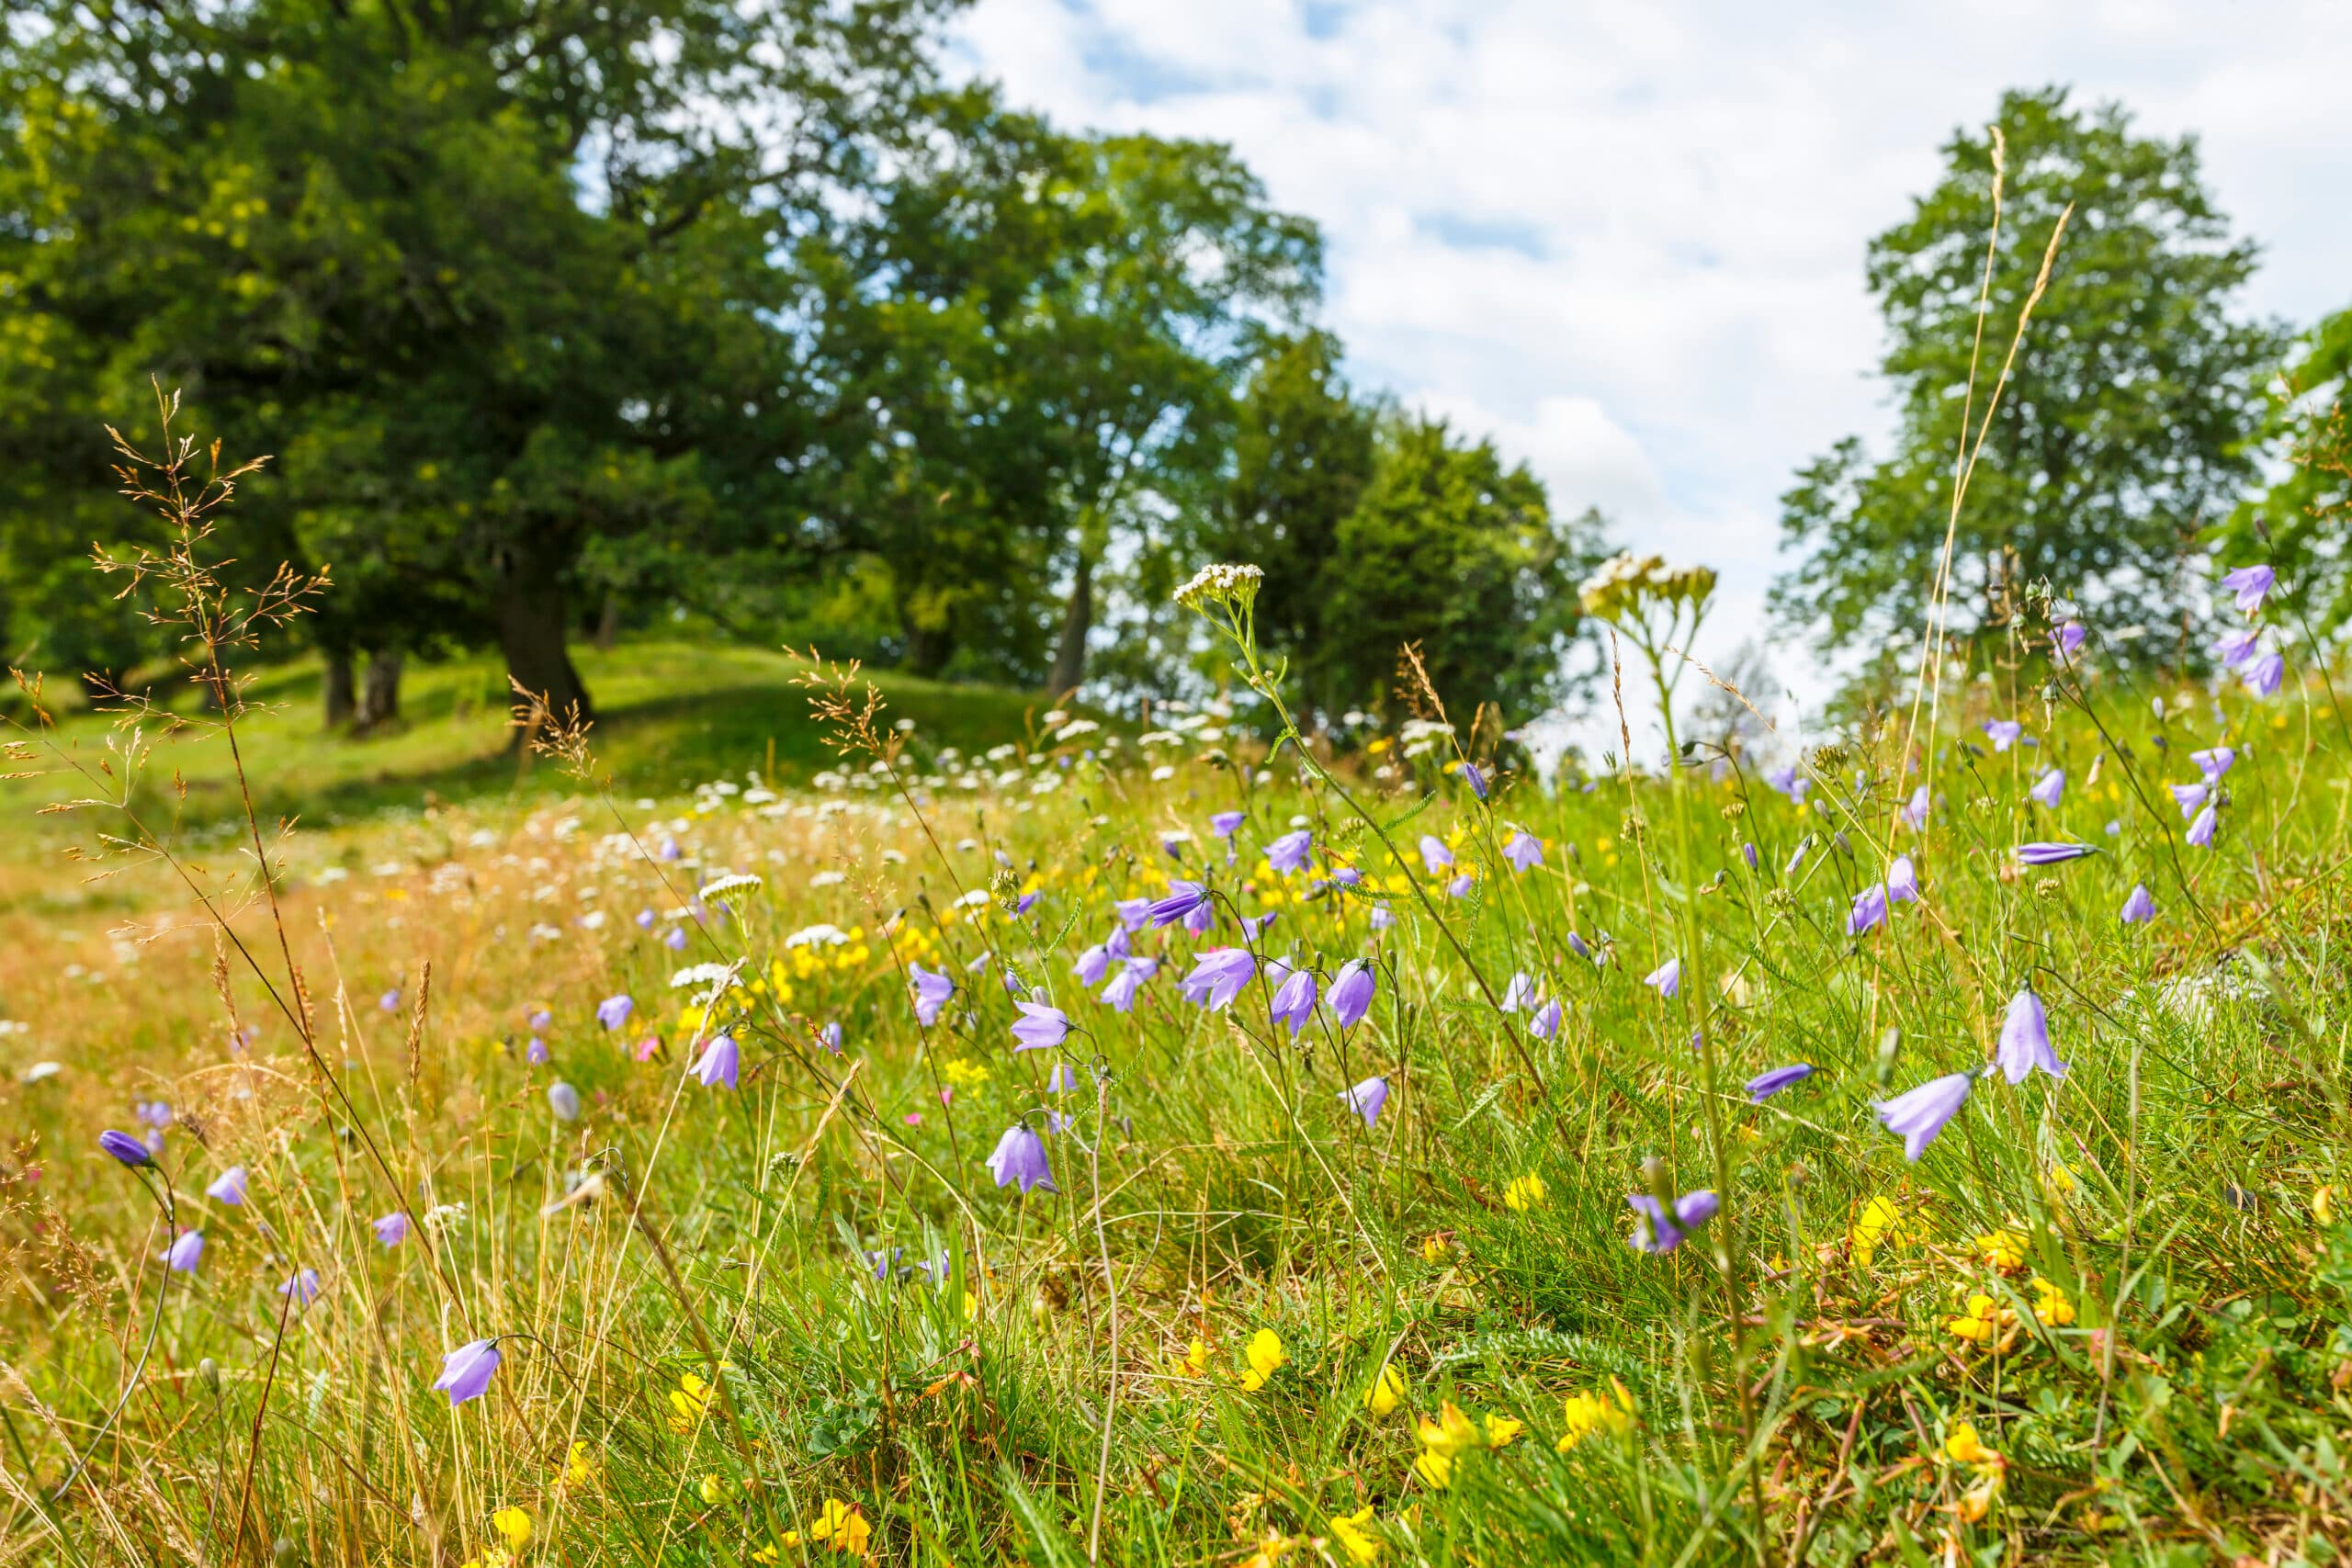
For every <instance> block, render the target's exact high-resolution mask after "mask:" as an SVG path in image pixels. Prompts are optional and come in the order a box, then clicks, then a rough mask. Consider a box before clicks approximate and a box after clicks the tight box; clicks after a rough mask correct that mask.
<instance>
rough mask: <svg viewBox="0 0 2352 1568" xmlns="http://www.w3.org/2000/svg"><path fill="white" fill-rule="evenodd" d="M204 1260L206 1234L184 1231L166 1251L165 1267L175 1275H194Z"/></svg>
mask: <svg viewBox="0 0 2352 1568" xmlns="http://www.w3.org/2000/svg"><path fill="white" fill-rule="evenodd" d="M203 1260H204V1233H203V1232H202V1231H182V1232H181V1233H180V1234H179V1235H178V1237H177V1238H176V1239H175V1240H174V1241H173V1243H172V1245H171V1246H169V1247H165V1248H164V1268H166V1269H170V1270H171V1271H172V1272H173V1273H175V1274H193V1273H195V1272H196V1266H197V1265H198V1263H200V1262H202V1261H203Z"/></svg>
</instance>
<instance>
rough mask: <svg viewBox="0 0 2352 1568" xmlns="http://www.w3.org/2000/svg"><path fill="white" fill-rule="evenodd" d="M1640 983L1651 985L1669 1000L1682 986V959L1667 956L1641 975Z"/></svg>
mask: <svg viewBox="0 0 2352 1568" xmlns="http://www.w3.org/2000/svg"><path fill="white" fill-rule="evenodd" d="M1642 984H1643V985H1645V986H1648V987H1652V988H1654V989H1655V990H1656V991H1657V994H1658V995H1659V996H1661V997H1665V998H1668V999H1669V1000H1670V999H1672V998H1673V997H1674V994H1675V993H1676V992H1678V991H1679V990H1680V989H1681V988H1682V960H1680V959H1679V958H1669V959H1668V960H1667V961H1666V962H1665V963H1663V964H1659V965H1658V966H1657V968H1655V969H1653V970H1651V971H1650V972H1649V973H1648V974H1646V975H1645V976H1642Z"/></svg>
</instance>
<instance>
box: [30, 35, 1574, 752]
mask: <svg viewBox="0 0 2352 1568" xmlns="http://www.w3.org/2000/svg"><path fill="white" fill-rule="evenodd" d="M947 9H948V6H945V5H944V4H941V3H940V0H758V3H755V4H751V5H745V4H741V3H739V0H597V3H596V4H594V5H593V6H592V5H587V4H572V3H570V0H224V3H223V4H220V5H216V6H202V7H198V6H130V7H124V8H119V9H118V8H114V7H104V8H93V7H89V6H84V5H81V4H79V3H78V0H47V3H44V4H39V5H34V6H26V7H19V8H18V9H17V11H16V12H15V13H13V14H12V16H11V17H10V19H9V20H8V21H7V23H6V36H5V41H4V42H0V640H5V643H6V649H7V651H8V656H9V658H10V659H11V660H13V661H15V662H17V663H27V664H38V665H40V666H43V667H46V668H51V669H55V670H62V671H91V672H94V673H96V674H99V675H101V676H105V677H107V678H118V677H122V676H125V675H127V674H129V673H130V672H132V671H136V670H137V669H139V668H140V667H141V666H142V665H147V664H150V663H152V662H153V660H156V659H157V658H158V657H159V655H161V654H162V653H163V652H164V649H160V648H159V647H158V646H157V644H156V639H155V636H154V634H153V630H152V629H151V627H150V626H148V624H147V623H146V622H145V620H144V619H143V618H142V616H141V608H142V606H141V604H139V603H137V602H136V600H135V599H134V600H116V599H113V598H110V597H108V594H107V585H106V584H105V583H104V582H102V581H99V580H97V579H96V578H95V577H94V575H93V574H92V573H91V572H90V571H89V570H87V568H86V565H85V559H86V556H87V553H88V550H89V548H90V547H91V545H92V543H93V542H94V541H95V542H104V543H107V544H108V545H122V544H127V543H130V542H133V541H132V540H130V538H127V537H126V536H125V531H126V530H128V529H135V528H136V527H137V526H138V525H139V523H138V518H137V514H136V513H134V512H133V511H131V510H130V509H129V508H126V507H124V506H122V505H120V504H119V503H118V502H117V501H116V500H115V498H114V497H113V496H112V495H111V493H110V492H109V491H108V489H107V483H106V479H107V462H106V457H107V449H106V445H105V441H106V436H105V433H104V431H103V429H102V428H101V422H102V421H103V422H106V423H113V424H115V425H117V426H119V428H121V429H123V430H124V431H125V432H126V433H131V434H135V433H137V432H139V431H141V430H142V429H144V428H147V427H148V426H149V425H151V424H152V423H153V414H152V404H151V400H150V393H149V381H150V378H151V377H153V378H160V380H161V381H162V382H163V383H164V385H165V386H167V387H175V388H180V389H185V391H186V393H187V397H188V399H189V400H190V402H191V404H192V405H193V406H194V408H195V409H196V410H197V411H198V414H199V417H200V418H201V419H202V421H203V423H205V425H206V426H207V427H208V428H209V429H212V430H216V431H218V432H219V433H220V435H221V436H222V438H223V439H224V441H225V442H226V444H227V446H229V447H230V448H231V449H232V450H233V451H235V452H238V453H240V454H252V453H263V452H266V453H269V454H272V455H273V457H274V460H273V461H272V462H271V464H270V465H269V466H268V468H266V470H264V472H263V473H262V474H260V475H258V476H256V477H255V479H253V480H252V481H250V482H249V483H248V484H247V486H246V487H245V488H244V490H243V493H242V494H241V498H240V504H239V506H238V508H237V509H236V511H235V512H234V513H233V515H232V518H231V520H230V521H229V523H228V524H227V525H226V526H227V529H228V532H227V533H226V534H225V535H224V536H223V538H222V540H221V545H222V547H223V548H224V549H226V550H227V551H228V552H229V553H231V554H233V555H235V556H236V557H237V558H239V560H240V561H241V562H243V565H244V566H245V567H246V568H247V569H249V570H264V571H266V570H268V569H270V568H272V567H275V566H276V565H277V562H278V561H280V560H292V561H295V562H297V563H299V564H301V565H304V566H307V567H312V568H315V567H318V566H321V565H327V566H330V567H331V568H332V573H333V577H334V590H333V592H332V593H331V594H330V595H329V596H328V597H326V598H325V599H324V600H323V601H322V604H321V608H320V613H319V614H318V615H316V616H315V617H313V618H311V621H310V623H309V627H310V631H311V635H312V636H313V637H314V638H315V639H316V643H317V646H318V649H319V650H320V651H321V653H322V654H323V655H324V658H325V660H326V667H327V671H328V674H327V682H326V691H327V703H328V706H329V709H330V717H331V718H334V719H337V720H341V719H346V718H351V719H357V720H359V721H361V722H367V721H369V720H371V719H375V718H379V717H381V716H384V715H386V714H387V713H389V712H390V710H391V709H392V708H393V707H395V706H396V705H397V700H398V698H397V693H398V681H399V671H400V669H401V661H402V660H404V659H407V658H414V657H422V658H432V657H435V656H438V655H441V654H444V653H447V652H448V651H450V650H452V649H459V648H465V647H473V646H485V645H487V646H495V647H496V648H498V649H500V650H501V651H502V652H503V657H504V660H505V663H506V667H507V669H508V671H510V672H511V674H512V675H513V677H514V679H515V681H516V682H519V683H520V684H522V685H523V686H525V687H526V688H528V689H529V690H531V691H533V692H536V693H543V694H546V695H547V696H548V698H549V700H550V701H551V702H553V703H554V704H555V705H557V706H558V707H559V708H564V707H576V708H577V709H579V710H580V711H582V712H583V713H593V711H594V705H593V699H592V694H590V693H589V692H588V690H587V689H586V686H585V683H584V682H582V679H581V678H580V675H579V673H578V671H577V670H576V669H575V667H574V665H573V662H572V659H571V649H572V648H574V647H575V646H577V643H578V641H579V640H580V639H582V638H592V637H594V638H603V639H607V640H609V639H610V638H612V637H616V636H617V635H619V634H621V633H624V632H627V631H629V630H632V629H637V628H642V627H647V626H656V625H662V624H668V623H672V622H673V621H675V620H677V619H679V618H684V619H685V620H686V621H688V622H689V623H691V624H692V625H693V626H697V627H702V628H712V629H716V630H718V631H720V632H723V633H726V634H729V635H733V636H738V637H745V638H753V639H759V640H763V641H768V642H771V643H774V642H777V641H788V642H794V643H805V642H808V641H811V640H814V641H817V642H819V643H820V644H821V645H822V646H823V647H824V648H825V649H826V650H827V651H829V652H836V653H841V654H849V655H857V656H862V657H865V658H867V659H870V660H880V661H885V662H891V663H896V664H899V665H902V666H904V667H905V668H907V669H909V670H911V671H918V672H921V673H923V674H926V675H939V676H947V677H962V678H974V679H985V680H990V681H1001V682H1018V683H1021V684H1024V685H1029V686H1045V687H1048V688H1050V689H1052V690H1053V691H1055V692H1057V693H1061V692H1067V691H1069V690H1070V689H1072V688H1075V687H1077V686H1079V685H1080V682H1084V681H1091V683H1092V685H1093V687H1094V688H1096V689H1106V688H1108V689H1117V688H1125V689H1128V690H1132V691H1135V692H1142V693H1149V692H1153V691H1167V690H1170V689H1171V688H1172V687H1173V686H1174V685H1175V684H1176V683H1178V682H1182V680H1183V679H1184V678H1185V676H1186V672H1187V671H1188V668H1189V666H1190V661H1191V659H1192V650H1191V649H1190V647H1189V646H1188V645H1187V644H1186V643H1185V641H1184V639H1185V637H1188V636H1189V635H1191V634H1190V630H1189V628H1188V626H1185V625H1184V624H1182V623H1180V622H1178V621H1177V620H1176V619H1175V617H1174V616H1173V615H1172V614H1171V613H1170V607H1169V606H1168V604H1167V596H1168V592H1169V591H1170V589H1172V588H1173V586H1174V585H1175V584H1176V583H1177V582H1178V581H1182V578H1183V576H1185V575H1186V574H1188V573H1189V572H1190V571H1191V570H1193V567H1194V566H1196V565H1197V564H1199V560H1200V558H1203V557H1204V555H1211V554H1224V555H1229V556H1233V557H1237V558H1248V559H1252V560H1257V561H1260V562H1261V563H1262V564H1264V565H1265V566H1266V568H1267V570H1268V571H1269V573H1270V575H1271V576H1272V579H1273V581H1274V582H1275V583H1277V584H1279V585H1280V591H1279V592H1271V593H1270V594H1269V595H1268V613H1269V615H1270V621H1271V624H1270V633H1271V634H1272V641H1273V643H1274V644H1275V646H1276V647H1277V649H1279V650H1280V651H1283V652H1286V653H1288V654H1290V655H1291V656H1292V658H1293V659H1294V660H1295V667H1296V668H1297V670H1298V671H1299V680H1300V682H1301V685H1302V688H1303V690H1304V691H1305V692H1306V693H1308V694H1311V696H1312V701H1313V705H1315V707H1316V708H1317V710H1318V711H1329V710H1338V709H1340V708H1344V707H1347V706H1351V705H1364V706H1371V707H1378V706H1381V705H1385V703H1386V702H1387V701H1388V698H1389V694H1390V689H1391V686H1392V683H1393V671H1394V665H1395V661H1396V658H1397V646H1398V644H1400V643H1402V642H1404V641H1408V640H1415V641H1419V642H1420V643H1422V644H1423V645H1424V649H1425V653H1426V655H1427V657H1429V659H1430V661H1431V662H1432V664H1433V665H1434V666H1435V667H1436V668H1437V669H1439V670H1440V671H1442V672H1443V674H1442V678H1444V679H1447V680H1449V681H1452V682H1455V684H1454V685H1453V689H1452V691H1451V692H1450V693H1449V695H1450V696H1458V697H1460V698H1462V699H1464V700H1468V701H1473V702H1476V701H1493V702H1497V703H1500V704H1503V705H1506V706H1508V707H1509V708H1510V709H1511V710H1513V711H1515V712H1516V713H1518V714H1519V715H1521V716H1526V715H1529V714H1532V713H1533V712H1536V711H1539V710H1540V709H1541V708H1543V707H1544V705H1547V704H1548V703H1549V702H1551V701H1552V700H1553V699H1554V698H1555V696H1556V695H1558V694H1559V692H1560V690H1561V685H1562V681H1563V675H1562V668H1563V660H1562V658H1561V657H1560V656H1561V655H1562V653H1564V651H1565V648H1566V640H1567V639H1568V637H1570V636H1572V634H1573V633H1574V631H1575V627H1576V610H1575V607H1574V595H1573V593H1571V592H1564V591H1563V590H1564V589H1565V588H1566V587H1568V586H1571V585H1572V584H1573V583H1574V581H1576V580H1577V577H1578V576H1579V575H1580V573H1581V572H1582V570H1585V568H1586V567H1587V566H1588V565H1589V563H1590V561H1591V560H1592V559H1593V558H1595V555H1596V552H1597V550H1598V547H1599V542H1598V529H1597V526H1596V525H1595V524H1594V522H1593V521H1592V520H1590V519H1589V518H1584V517H1577V518H1574V519H1561V518H1555V516H1554V515H1553V513H1552V511H1551V508H1550V504H1549V502H1548V501H1547V498H1546V497H1545V495H1544V490H1543V487H1542V486H1541V485H1540V484H1539V483H1538V482H1537V481H1536V480H1535V479H1533V478H1532V476H1530V475H1529V474H1528V473H1527V471H1526V470H1525V469H1524V468H1518V467H1515V466H1513V465H1511V464H1509V463H1506V462H1505V461H1503V460H1502V459H1501V458H1500V457H1498V455H1497V454H1496V452H1495V451H1494V449H1493V447H1492V446H1490V445H1488V444H1487V443H1485V442H1483V441H1481V440H1478V439H1476V438H1474V437H1472V436H1470V435H1468V434H1464V433H1461V432H1457V431H1454V430H1452V429H1450V428H1448V427H1446V426H1445V425H1443V424H1442V423H1430V422H1427V421H1422V420H1419V419H1416V418H1413V417H1411V416H1408V415H1405V414H1402V413H1399V412H1397V411H1395V410H1394V409H1393V408H1390V407H1388V406H1387V405H1386V404H1385V403H1384V402H1383V401H1381V400H1377V399H1374V398H1371V397H1367V396H1362V395H1359V394H1357V393H1356V392H1354V391H1353V390H1351V389H1350V388H1349V387H1348V386H1347V385H1346V384H1345V383H1344V382H1343V381H1342V379H1341V378H1340V373H1339V370H1338V361H1339V358H1340V349H1339V345H1338V344H1335V343H1334V342H1332V340H1331V339H1330V338H1329V336H1327V335H1325V334H1324V333H1320V332H1318V331H1317V329H1316V327H1315V326H1314V316H1315V312H1316V309H1317V303H1318V299H1319V293H1320V288H1321V261H1322V257H1321V248H1320V243H1319V238H1318V235H1317V231H1316V230H1315V228H1314V226H1313V225H1312V224H1311V223H1309V222H1307V221H1306V220H1302V219H1299V218H1297V217H1295V216H1292V215H1290V214H1286V213H1283V212H1281V211H1279V210H1276V209H1274V208H1273V207H1272V206H1271V205H1270V204H1269V202H1268V201H1267V199H1266V195H1265V192H1264V190H1263V188H1262V187H1261V185H1260V183H1259V182H1258V180H1257V179H1256V177H1255V176H1254V175H1251V173H1250V171H1249V169H1248V168H1246V167H1245V166H1243V164H1241V163H1240V162H1239V161H1238V159H1236V158H1235V157H1234V155H1233V154H1232V153H1231V152H1229V151H1228V150H1227V149H1226V148H1224V147H1221V146H1217V145H1214V144H1210V143H1206V142H1191V141H1163V140H1159V139H1155V138H1151V137H1146V136H1093V135H1080V134H1073V133H1070V132H1068V131H1065V130H1060V129H1058V128H1056V127H1054V126H1052V125H1049V124H1047V123H1046V122H1045V121H1044V120H1041V119H1039V118H1036V117H1035V116H1033V115H1027V114H1023V113H1021V112H1018V111H1017V110H1015V109H1013V108H1012V107H1008V106H1007V105H1005V104H1004V103H1003V102H1002V101H1001V97H1000V96H999V95H998V94H997V93H996V92H995V91H994V90H993V89H991V88H989V87H986V86H968V85H967V86H955V85H949V84H947V83H945V82H944V81H943V80H942V78H941V76H940V74H939V73H938V72H937V70H936V69H935V66H934V63H933V48H934V45H935V42H936V39H937V35H938V30H939V28H940V26H941V24H942V22H943V20H944V13H945V11H946V10H947Z"/></svg>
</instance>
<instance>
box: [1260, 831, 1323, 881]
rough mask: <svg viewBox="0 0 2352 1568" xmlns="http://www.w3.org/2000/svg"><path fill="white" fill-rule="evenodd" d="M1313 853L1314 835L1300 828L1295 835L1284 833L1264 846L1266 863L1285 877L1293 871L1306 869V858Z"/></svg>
mask: <svg viewBox="0 0 2352 1568" xmlns="http://www.w3.org/2000/svg"><path fill="white" fill-rule="evenodd" d="M1314 852H1315V835H1314V834H1313V833H1310V832H1308V831H1307V830H1306V829H1304V828H1301V829H1298V831H1296V832H1295V833H1284V834H1283V836H1282V837H1281V838H1279V839H1276V840H1274V841H1273V842H1272V843H1271V844H1268V845H1267V846H1266V862H1267V863H1268V864H1270V865H1272V867H1273V868H1274V869H1275V870H1276V871H1279V872H1281V873H1282V874H1283V875H1285V876H1287V875H1289V874H1291V873H1292V872H1294V871H1304V870H1306V861H1307V857H1308V856H1309V855H1311V854H1313V853H1314Z"/></svg>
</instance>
